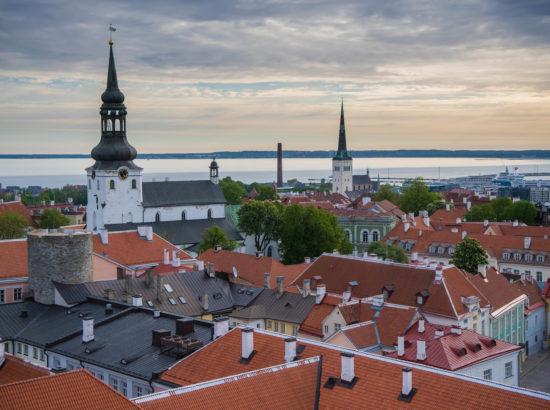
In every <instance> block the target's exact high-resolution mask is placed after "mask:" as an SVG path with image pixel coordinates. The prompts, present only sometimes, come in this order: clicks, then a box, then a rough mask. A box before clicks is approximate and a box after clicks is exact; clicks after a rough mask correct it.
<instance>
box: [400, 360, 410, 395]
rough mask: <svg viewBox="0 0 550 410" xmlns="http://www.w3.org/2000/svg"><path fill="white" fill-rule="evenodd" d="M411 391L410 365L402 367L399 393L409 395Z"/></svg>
mask: <svg viewBox="0 0 550 410" xmlns="http://www.w3.org/2000/svg"><path fill="white" fill-rule="evenodd" d="M411 392H412V369H411V368H410V367H404V368H403V387H402V388H401V395H402V396H404V397H409V395H410V394H411Z"/></svg>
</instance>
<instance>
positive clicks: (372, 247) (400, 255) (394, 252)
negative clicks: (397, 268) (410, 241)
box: [367, 241, 409, 263]
mask: <svg viewBox="0 0 550 410" xmlns="http://www.w3.org/2000/svg"><path fill="white" fill-rule="evenodd" d="M367 252H368V253H374V254H376V255H378V256H380V257H381V258H382V259H384V260H385V259H391V260H392V261H394V262H397V263H408V262H409V258H408V257H407V254H406V253H405V251H404V250H403V249H401V248H398V247H397V246H394V245H389V244H387V243H385V242H380V241H376V242H371V243H370V244H369V246H368V247H367Z"/></svg>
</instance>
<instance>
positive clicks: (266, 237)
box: [237, 201, 282, 252]
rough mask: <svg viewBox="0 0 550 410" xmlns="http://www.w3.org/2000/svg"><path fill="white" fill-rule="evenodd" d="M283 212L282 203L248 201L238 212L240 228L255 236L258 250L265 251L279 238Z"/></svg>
mask: <svg viewBox="0 0 550 410" xmlns="http://www.w3.org/2000/svg"><path fill="white" fill-rule="evenodd" d="M281 212H282V205H281V204H279V203H273V202H268V201H248V202H247V203H246V204H244V205H243V206H242V207H241V209H239V211H238V212H237V216H238V217H239V223H238V225H239V229H240V230H241V231H243V232H244V233H245V234H246V235H250V236H252V237H253V238H254V246H255V248H256V250H258V251H262V252H264V251H265V249H266V248H267V246H268V245H269V242H271V241H273V240H277V239H278V238H279V227H280V221H281Z"/></svg>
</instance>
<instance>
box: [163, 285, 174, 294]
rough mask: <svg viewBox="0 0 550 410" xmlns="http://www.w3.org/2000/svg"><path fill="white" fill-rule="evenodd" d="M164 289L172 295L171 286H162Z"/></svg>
mask: <svg viewBox="0 0 550 410" xmlns="http://www.w3.org/2000/svg"><path fill="white" fill-rule="evenodd" d="M164 289H166V292H168V293H172V292H173V291H174V289H172V286H170V285H169V284H168V283H165V284H164Z"/></svg>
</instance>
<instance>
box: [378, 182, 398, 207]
mask: <svg viewBox="0 0 550 410" xmlns="http://www.w3.org/2000/svg"><path fill="white" fill-rule="evenodd" d="M397 197H398V196H397V193H396V192H395V191H394V190H393V187H392V186H391V185H390V184H384V185H381V186H380V188H378V192H377V193H376V195H374V200H375V201H384V200H387V201H390V202H391V203H393V204H397Z"/></svg>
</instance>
